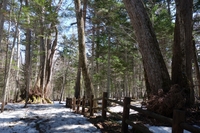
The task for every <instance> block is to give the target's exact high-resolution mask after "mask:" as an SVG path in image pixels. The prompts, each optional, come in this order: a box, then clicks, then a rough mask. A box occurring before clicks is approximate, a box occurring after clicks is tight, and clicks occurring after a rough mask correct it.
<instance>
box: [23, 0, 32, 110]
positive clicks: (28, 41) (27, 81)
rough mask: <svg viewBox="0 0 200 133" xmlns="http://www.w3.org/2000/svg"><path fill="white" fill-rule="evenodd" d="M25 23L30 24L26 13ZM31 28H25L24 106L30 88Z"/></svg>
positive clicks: (27, 1)
mask: <svg viewBox="0 0 200 133" xmlns="http://www.w3.org/2000/svg"><path fill="white" fill-rule="evenodd" d="M25 3H26V7H28V6H29V0H26V2H25ZM27 23H28V24H30V18H29V15H27ZM30 65H31V29H30V28H27V29H26V52H25V84H26V102H25V105H24V107H27V103H28V100H29V90H30V82H31V79H30V77H31V70H30V69H31V67H30Z"/></svg>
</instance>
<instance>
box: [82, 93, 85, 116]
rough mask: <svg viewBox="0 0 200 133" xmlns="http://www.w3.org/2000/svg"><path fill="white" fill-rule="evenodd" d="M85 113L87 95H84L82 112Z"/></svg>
mask: <svg viewBox="0 0 200 133" xmlns="http://www.w3.org/2000/svg"><path fill="white" fill-rule="evenodd" d="M84 113H85V96H83V100H82V114H83V115H84Z"/></svg>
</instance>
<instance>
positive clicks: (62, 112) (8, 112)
mask: <svg viewBox="0 0 200 133" xmlns="http://www.w3.org/2000/svg"><path fill="white" fill-rule="evenodd" d="M0 104H1V103H0ZM133 104H134V105H135V106H138V107H139V106H141V105H140V102H135V103H133ZM23 106H24V104H18V103H16V104H12V103H9V104H7V105H6V106H5V111H4V112H3V113H0V133H61V132H62V133H100V130H99V129H97V128H96V127H95V126H94V125H93V124H91V123H90V122H89V121H88V120H87V118H85V117H83V116H82V115H79V114H75V113H73V112H72V110H71V109H69V108H65V104H59V103H58V102H54V104H31V105H28V108H23ZM109 110H111V111H112V112H116V113H117V112H122V111H123V108H122V107H121V106H115V107H110V108H109ZM130 113H131V114H134V113H137V111H134V110H131V111H130ZM96 115H101V113H98V114H96ZM108 115H109V114H108ZM146 126H147V127H148V128H149V129H150V130H151V131H152V132H153V133H171V130H172V128H171V127H164V126H150V125H146ZM130 128H131V127H130ZM184 133H190V132H188V131H184Z"/></svg>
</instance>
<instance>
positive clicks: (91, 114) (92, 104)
mask: <svg viewBox="0 0 200 133" xmlns="http://www.w3.org/2000/svg"><path fill="white" fill-rule="evenodd" d="M93 106H94V95H91V97H90V116H93V115H94V110H93Z"/></svg>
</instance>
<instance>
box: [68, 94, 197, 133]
mask: <svg viewBox="0 0 200 133" xmlns="http://www.w3.org/2000/svg"><path fill="white" fill-rule="evenodd" d="M96 100H102V106H101V107H94V101H96ZM87 101H89V102H87ZM108 102H110V103H116V104H119V105H120V106H122V107H123V113H122V115H119V114H117V113H114V112H112V111H109V110H108ZM87 103H90V105H89V106H87ZM80 106H81V107H82V111H81V113H82V114H85V109H86V108H88V109H89V111H90V112H89V115H90V116H93V115H94V110H96V109H101V111H102V118H103V119H106V118H107V112H108V113H110V114H112V115H114V116H116V117H118V118H120V119H121V120H122V127H121V132H122V133H127V132H128V125H130V126H132V128H133V129H134V130H137V131H140V132H143V133H152V132H151V131H150V130H149V129H148V128H147V127H146V126H144V125H142V124H137V123H134V122H133V121H131V120H130V119H129V115H130V109H133V110H135V111H138V112H139V113H142V114H144V115H146V116H149V117H152V118H154V119H156V120H158V121H161V122H165V123H167V124H170V125H172V133H183V130H184V129H185V130H188V131H190V132H192V133H200V128H198V127H194V126H192V125H189V124H187V123H186V122H185V119H186V117H185V111H182V110H174V111H173V119H172V118H168V117H165V116H162V115H159V114H156V113H153V112H150V111H148V110H144V109H142V108H138V107H135V106H132V105H131V98H130V97H125V98H124V100H123V102H119V101H117V100H112V99H109V98H108V94H107V92H104V93H103V97H102V98H96V99H94V96H93V95H92V96H91V97H90V99H85V97H83V98H81V99H80V98H79V99H77V100H76V99H75V98H73V99H72V98H66V107H69V108H72V109H73V110H75V111H76V112H80V110H79V109H80Z"/></svg>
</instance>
